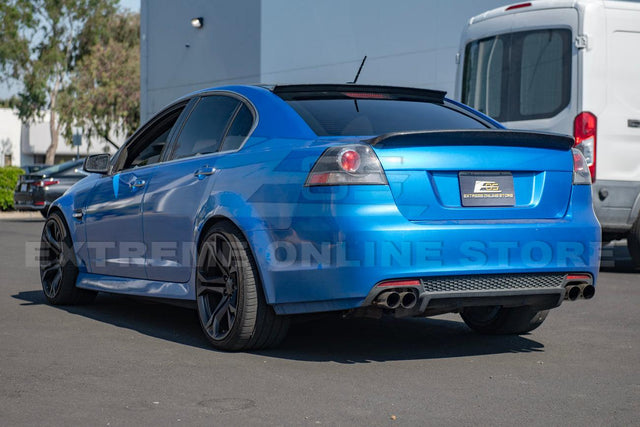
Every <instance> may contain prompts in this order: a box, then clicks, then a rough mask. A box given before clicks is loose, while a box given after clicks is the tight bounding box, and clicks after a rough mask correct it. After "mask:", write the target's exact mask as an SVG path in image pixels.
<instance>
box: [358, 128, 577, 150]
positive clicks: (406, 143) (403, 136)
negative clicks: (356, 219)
mask: <svg viewBox="0 0 640 427" xmlns="http://www.w3.org/2000/svg"><path fill="white" fill-rule="evenodd" d="M365 142H367V143H369V144H371V145H373V146H375V147H376V148H401V147H424V146H436V145H456V146H469V145H473V146H478V145H486V146H505V147H532V148H549V149H552V150H563V151H566V150H569V149H571V147H573V145H574V143H575V141H574V139H573V138H571V137H570V136H567V135H560V134H557V133H547V132H523V131H514V130H438V131H418V132H394V133H387V134H384V135H380V136H377V137H375V138H372V139H368V140H365Z"/></svg>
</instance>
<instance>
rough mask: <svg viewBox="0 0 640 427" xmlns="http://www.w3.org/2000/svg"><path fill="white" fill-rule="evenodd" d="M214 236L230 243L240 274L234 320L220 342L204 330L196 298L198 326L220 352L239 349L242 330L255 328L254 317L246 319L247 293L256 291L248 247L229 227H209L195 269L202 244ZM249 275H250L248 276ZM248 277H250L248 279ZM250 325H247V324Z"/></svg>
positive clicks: (197, 265)
mask: <svg viewBox="0 0 640 427" xmlns="http://www.w3.org/2000/svg"><path fill="white" fill-rule="evenodd" d="M214 234H222V235H223V236H224V237H225V238H226V239H227V240H228V241H229V242H230V243H231V247H232V250H233V257H234V259H235V260H236V262H237V268H238V270H239V272H240V274H239V277H240V279H241V280H239V281H238V284H237V286H238V290H237V292H238V295H237V301H238V302H237V304H236V318H235V321H234V322H233V325H232V326H231V329H230V330H229V333H228V334H227V336H226V337H224V338H223V339H222V340H216V339H214V338H213V337H212V336H211V335H210V334H209V333H208V332H207V331H206V330H205V324H204V321H203V318H202V315H201V310H202V309H201V303H200V301H198V300H197V297H196V305H197V310H198V321H199V322H200V326H201V328H202V330H203V332H204V334H205V335H206V337H207V339H208V340H209V342H211V344H213V346H214V347H216V348H218V349H222V350H235V349H239V348H241V347H242V346H243V344H244V343H241V342H240V343H239V342H238V341H239V335H240V333H241V332H242V331H243V330H246V328H247V327H250V328H251V329H253V328H255V317H251V319H247V317H248V316H247V311H248V307H247V293H255V292H256V291H257V289H256V288H257V286H258V282H257V277H258V276H257V271H256V269H255V268H254V266H253V264H252V262H251V258H250V257H251V254H250V253H249V250H248V246H247V244H246V242H244V239H243V240H241V239H240V238H239V237H238V234H237V232H236V231H235V230H233V229H231V227H228V226H226V224H220V225H215V226H213V227H211V228H210V229H209V230H208V231H207V233H206V235H205V237H204V238H203V239H202V241H201V244H200V247H199V248H198V259H197V261H196V268H198V267H199V266H200V262H201V260H200V254H201V253H202V248H203V246H204V244H205V243H206V242H207V241H208V240H209V238H210V237H211V236H212V235H214ZM248 273H251V274H248ZM248 276H250V277H248ZM197 282H198V279H197V276H196V295H197V292H198V284H197ZM251 320H253V322H252V324H247V322H249V323H251Z"/></svg>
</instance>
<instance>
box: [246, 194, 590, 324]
mask: <svg viewBox="0 0 640 427" xmlns="http://www.w3.org/2000/svg"><path fill="white" fill-rule="evenodd" d="M573 191H574V194H573V195H572V199H571V203H570V205H569V208H568V211H567V214H566V215H565V217H564V218H563V219H561V220H543V221H540V220H478V221H470V220H469V221H461V220H455V221H454V220H451V221H447V220H443V221H431V222H411V221H407V220H406V219H405V218H404V217H403V216H402V215H401V214H400V213H399V212H398V210H397V208H396V207H395V204H393V200H392V199H391V200H389V203H388V204H382V205H381V204H375V205H373V204H372V205H362V204H342V205H334V206H332V207H331V209H327V212H326V214H324V213H323V212H322V210H321V209H319V208H318V207H315V215H314V216H309V217H297V218H296V219H295V220H293V221H292V223H291V226H290V228H288V229H286V230H271V231H270V234H271V243H270V245H269V248H268V249H267V250H266V251H264V253H260V252H258V254H257V257H256V258H257V260H258V264H259V267H260V269H261V273H262V278H263V282H264V286H265V293H266V296H267V301H268V302H269V303H270V304H272V305H273V306H274V308H275V310H276V312H278V313H280V314H292V313H304V312H317V311H330V310H345V309H351V308H357V307H361V306H364V305H366V304H367V303H368V301H367V298H368V296H369V295H370V292H371V290H372V289H373V288H374V287H375V286H376V284H378V283H380V282H382V281H385V280H389V279H400V278H416V277H419V278H423V279H424V278H427V277H443V276H462V275H477V274H483V275H496V274H531V273H538V274H543V273H561V274H566V273H569V272H585V273H589V274H590V275H591V276H592V277H593V278H594V282H595V279H596V278H597V274H598V268H599V261H600V259H599V256H600V255H599V253H600V251H599V250H600V244H601V236H600V226H599V224H598V221H597V219H596V217H595V215H594V213H593V209H592V207H591V197H590V191H591V190H590V187H588V186H575V188H574V190H573ZM378 201H380V200H378ZM562 292H563V290H562V289H561V288H557V289H542V290H536V289H525V290H523V291H522V292H520V290H518V291H517V292H516V296H520V297H526V296H529V297H530V296H533V295H537V294H555V297H556V301H561V296H562ZM458 296H460V297H462V295H458ZM476 296H477V295H475V294H474V293H471V294H469V295H466V294H465V295H464V297H469V298H473V297H476ZM483 296H487V294H486V293H483ZM494 296H509V295H505V294H504V292H499V295H497V294H496V295H494Z"/></svg>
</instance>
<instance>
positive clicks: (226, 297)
mask: <svg viewBox="0 0 640 427" xmlns="http://www.w3.org/2000/svg"><path fill="white" fill-rule="evenodd" d="M196 271H197V277H196V294H197V306H198V317H199V319H200V326H201V327H202V330H203V331H204V333H205V335H206V336H207V338H208V340H209V342H211V344H212V345H213V346H214V347H215V348H217V349H220V350H226V351H238V350H249V349H259V348H266V347H274V346H276V345H277V344H279V343H280V342H281V341H282V340H283V339H284V337H285V335H286V332H287V329H288V327H289V319H288V318H287V317H284V316H277V315H276V314H275V312H274V311H273V308H272V307H270V306H269V305H268V304H267V303H266V300H265V298H264V295H263V293H262V288H261V284H260V279H259V276H258V271H257V268H256V265H255V262H254V260H253V257H252V255H251V252H250V251H249V247H248V244H247V242H246V240H245V239H244V236H242V234H241V233H240V232H238V231H237V230H236V229H235V227H233V226H232V225H230V224H227V223H222V224H216V225H214V226H213V227H212V228H210V229H209V230H208V231H207V233H206V235H205V237H204V238H203V240H202V243H201V245H200V248H199V251H198V263H197V268H196Z"/></svg>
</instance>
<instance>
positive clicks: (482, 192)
mask: <svg viewBox="0 0 640 427" xmlns="http://www.w3.org/2000/svg"><path fill="white" fill-rule="evenodd" d="M458 180H459V182H460V200H461V201H462V206H464V207H473V206H514V205H515V204H516V197H515V192H514V191H513V175H512V174H511V172H460V173H459V174H458Z"/></svg>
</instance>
